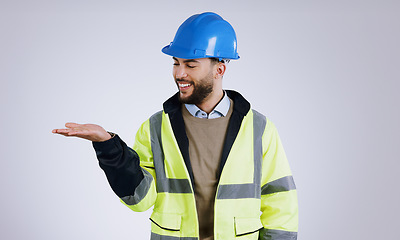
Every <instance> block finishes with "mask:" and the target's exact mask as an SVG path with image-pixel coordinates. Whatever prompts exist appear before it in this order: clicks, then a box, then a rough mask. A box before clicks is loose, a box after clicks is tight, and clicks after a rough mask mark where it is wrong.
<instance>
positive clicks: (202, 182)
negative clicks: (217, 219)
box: [182, 100, 233, 240]
mask: <svg viewBox="0 0 400 240" xmlns="http://www.w3.org/2000/svg"><path fill="white" fill-rule="evenodd" d="M230 101H231V106H230V108H229V111H228V114H227V115H226V116H225V117H220V118H215V119H202V118H197V117H194V116H192V115H191V114H190V113H189V112H188V110H187V109H186V107H185V105H182V115H183V120H184V122H185V129H186V134H187V137H188V139H189V158H190V163H191V165H192V169H193V176H194V182H195V186H194V187H195V199H196V208H197V214H198V220H199V229H200V240H213V239H214V236H213V235H214V201H215V193H216V191H217V185H218V178H217V175H218V169H219V166H220V161H221V154H222V148H223V145H224V140H225V135H226V130H227V128H228V122H229V119H230V117H231V115H232V110H233V101H232V100H230Z"/></svg>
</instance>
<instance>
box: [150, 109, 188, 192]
mask: <svg viewBox="0 0 400 240" xmlns="http://www.w3.org/2000/svg"><path fill="white" fill-rule="evenodd" d="M162 114H163V111H159V112H157V113H155V114H154V115H153V116H151V117H150V119H149V121H150V138H151V151H152V152H153V160H154V168H155V170H156V178H157V192H168V193H192V188H191V186H190V182H189V179H175V178H167V176H166V174H165V166H164V160H165V159H164V151H163V148H162V141H161V124H162Z"/></svg>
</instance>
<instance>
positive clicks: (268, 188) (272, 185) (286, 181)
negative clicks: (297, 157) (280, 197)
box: [261, 176, 296, 195]
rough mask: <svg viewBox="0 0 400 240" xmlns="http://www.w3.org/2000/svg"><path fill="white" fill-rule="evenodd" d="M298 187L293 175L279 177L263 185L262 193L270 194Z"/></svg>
mask: <svg viewBox="0 0 400 240" xmlns="http://www.w3.org/2000/svg"><path fill="white" fill-rule="evenodd" d="M294 189H296V185H295V184H294V180H293V177H292V176H286V177H283V178H279V179H277V180H275V181H272V182H269V183H267V184H265V185H264V186H262V187H261V195H268V194H272V193H277V192H286V191H290V190H294Z"/></svg>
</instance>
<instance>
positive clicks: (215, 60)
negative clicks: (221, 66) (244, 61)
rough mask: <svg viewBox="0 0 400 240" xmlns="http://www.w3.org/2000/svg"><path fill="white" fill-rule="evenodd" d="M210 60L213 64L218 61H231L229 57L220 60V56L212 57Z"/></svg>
mask: <svg viewBox="0 0 400 240" xmlns="http://www.w3.org/2000/svg"><path fill="white" fill-rule="evenodd" d="M210 60H211V63H212V64H217V63H219V62H222V63H228V62H229V59H221V60H219V58H214V57H213V58H210Z"/></svg>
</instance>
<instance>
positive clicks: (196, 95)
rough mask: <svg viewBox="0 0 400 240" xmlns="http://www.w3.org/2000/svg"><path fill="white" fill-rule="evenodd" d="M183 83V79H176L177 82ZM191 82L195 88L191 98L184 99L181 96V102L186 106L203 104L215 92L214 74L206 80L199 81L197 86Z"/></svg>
mask: <svg viewBox="0 0 400 240" xmlns="http://www.w3.org/2000/svg"><path fill="white" fill-rule="evenodd" d="M179 81H183V80H181V79H176V82H179ZM186 82H189V83H190V84H191V85H192V87H193V92H192V94H191V95H190V96H188V97H186V98H182V97H181V95H179V101H180V102H181V103H184V104H201V103H202V102H203V101H204V100H205V99H206V98H207V97H208V96H209V95H210V94H211V93H212V92H213V81H212V74H210V75H208V76H206V77H205V78H203V79H201V80H200V81H198V83H197V84H195V83H194V82H193V81H186Z"/></svg>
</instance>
